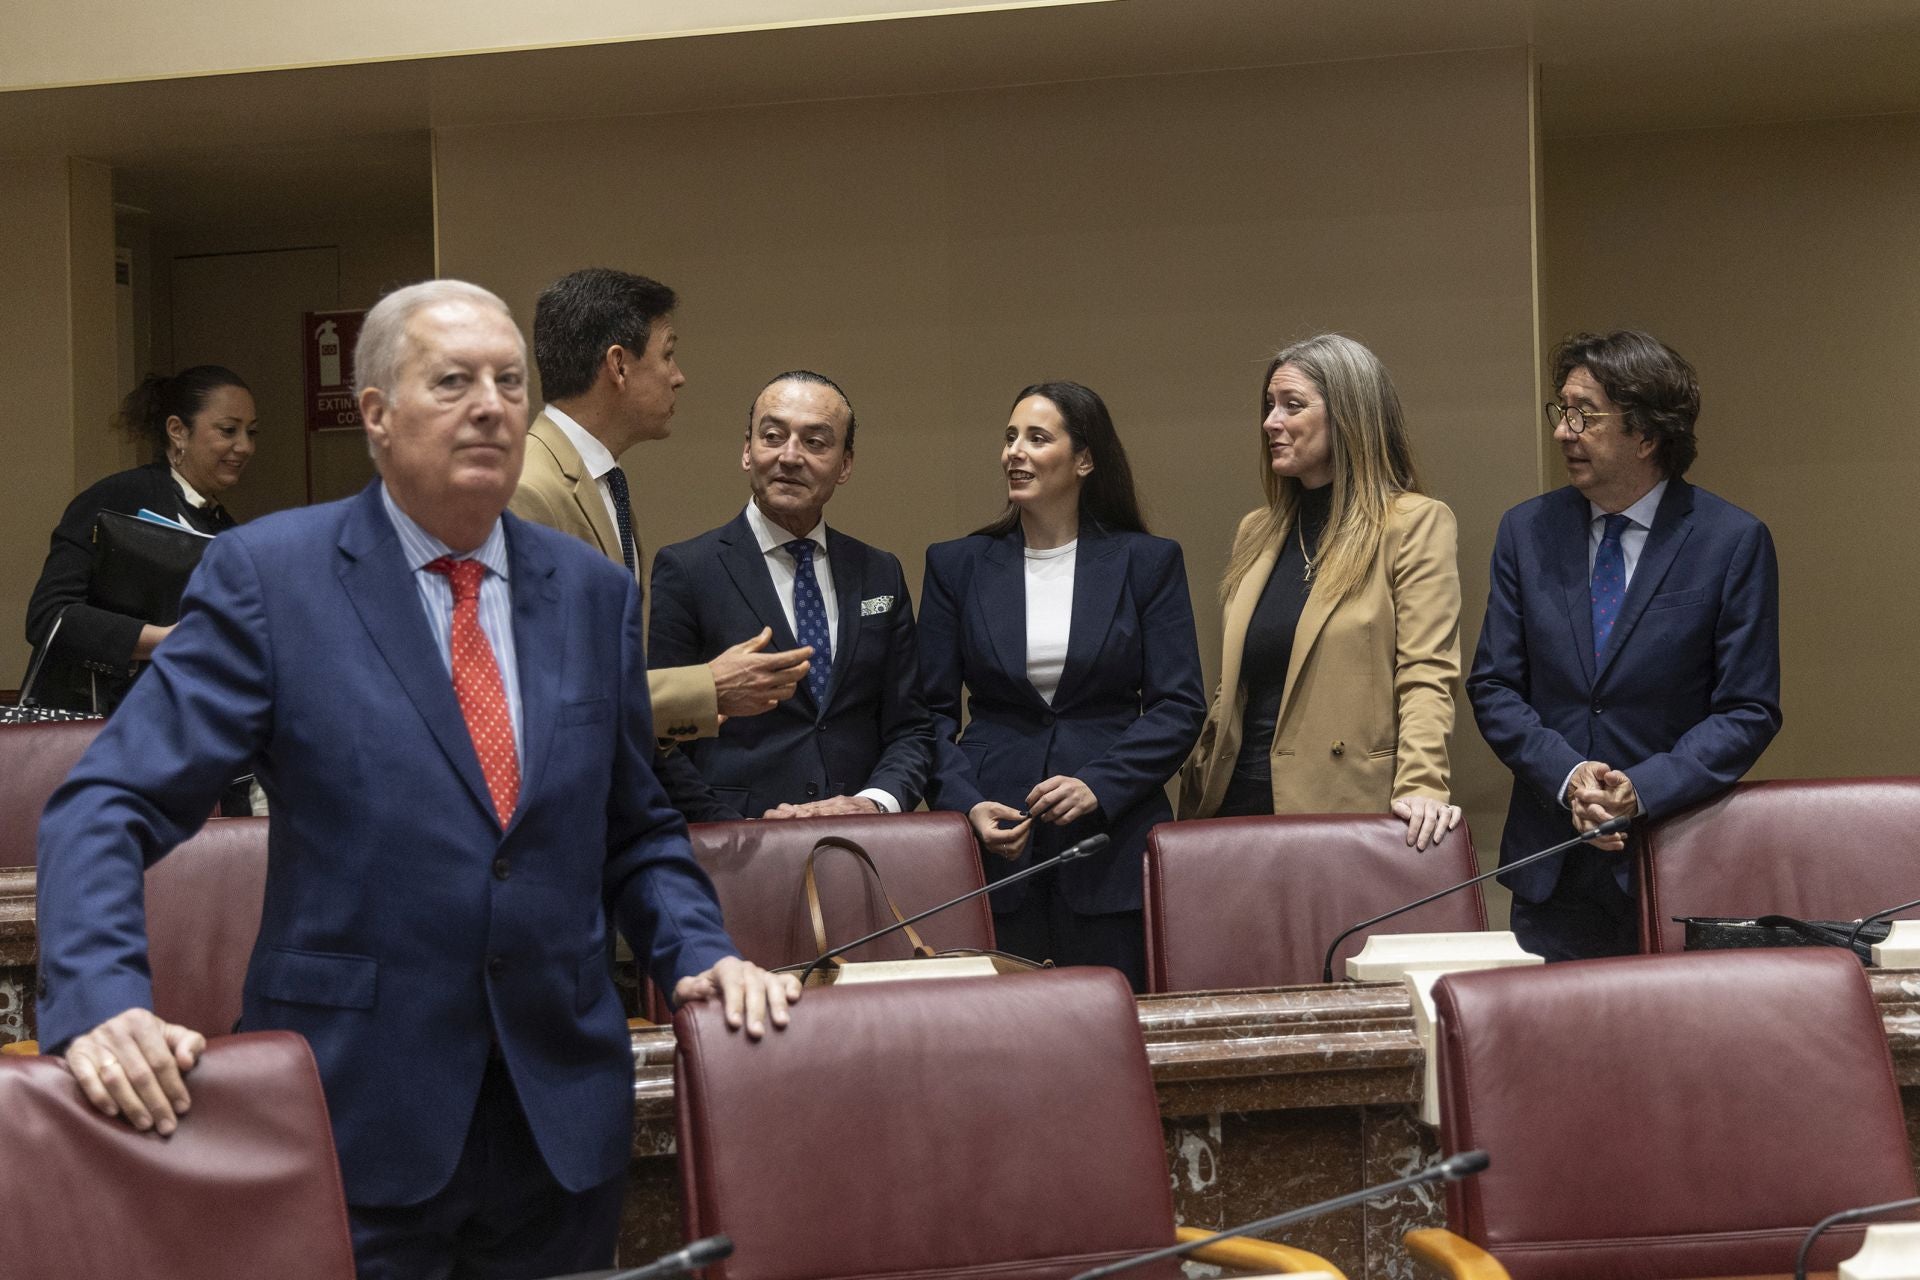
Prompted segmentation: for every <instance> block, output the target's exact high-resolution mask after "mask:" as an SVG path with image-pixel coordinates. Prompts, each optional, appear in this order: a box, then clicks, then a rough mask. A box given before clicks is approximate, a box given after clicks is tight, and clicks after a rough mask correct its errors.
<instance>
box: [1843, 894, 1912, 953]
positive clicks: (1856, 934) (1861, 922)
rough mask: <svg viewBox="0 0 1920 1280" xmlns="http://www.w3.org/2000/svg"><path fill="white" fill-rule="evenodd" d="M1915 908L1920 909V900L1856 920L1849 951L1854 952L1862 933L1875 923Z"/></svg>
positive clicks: (1848, 937) (1849, 936)
mask: <svg viewBox="0 0 1920 1280" xmlns="http://www.w3.org/2000/svg"><path fill="white" fill-rule="evenodd" d="M1914 907H1920V898H1915V899H1914V900H1913V901H1912V902H1903V903H1901V904H1900V905H1899V906H1897V907H1888V908H1887V909H1886V910H1885V911H1876V912H1874V913H1873V914H1872V915H1870V916H1863V917H1861V918H1860V919H1858V920H1855V921H1854V922H1853V932H1852V933H1849V934H1848V935H1847V950H1849V951H1851V950H1853V948H1854V945H1855V944H1856V943H1858V942H1859V941H1860V931H1861V930H1862V929H1864V928H1866V927H1867V926H1868V925H1870V924H1872V923H1874V921H1876V920H1885V919H1886V918H1887V917H1888V916H1897V915H1899V914H1900V913H1901V912H1902V911H1908V910H1911V909H1912V908H1914Z"/></svg>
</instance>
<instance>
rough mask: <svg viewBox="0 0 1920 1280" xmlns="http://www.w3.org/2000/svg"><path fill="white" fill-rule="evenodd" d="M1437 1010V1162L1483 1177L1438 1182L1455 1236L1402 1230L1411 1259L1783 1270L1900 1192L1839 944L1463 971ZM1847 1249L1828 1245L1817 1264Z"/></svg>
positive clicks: (1889, 1077) (1577, 1267)
mask: <svg viewBox="0 0 1920 1280" xmlns="http://www.w3.org/2000/svg"><path fill="white" fill-rule="evenodd" d="M1434 996H1435V1004H1436V1006H1437V1009H1438V1023H1439V1028H1438V1041H1439V1043H1438V1048H1437V1052H1438V1053H1439V1054H1440V1064H1439V1065H1440V1127H1441V1142H1442V1147H1443V1148H1444V1150H1445V1151H1447V1152H1448V1153H1449V1154H1452V1153H1454V1152H1459V1151H1468V1150H1472V1149H1474V1148H1484V1149H1485V1150H1486V1151H1487V1152H1488V1153H1490V1154H1491V1155H1492V1157H1493V1164H1492V1166H1491V1167H1490V1168H1489V1169H1488V1170H1487V1171H1486V1172H1485V1173H1482V1174H1480V1175H1479V1176H1478V1177H1475V1178H1470V1179H1468V1180H1466V1181H1465V1182H1461V1183H1457V1184H1455V1185H1453V1186H1451V1187H1449V1188H1448V1193H1447V1194H1448V1199H1447V1222H1448V1225H1449V1226H1450V1227H1451V1228H1452V1233H1451V1234H1450V1233H1448V1232H1444V1231H1416V1232H1411V1233H1409V1235H1408V1237H1407V1243H1408V1246H1409V1248H1411V1249H1412V1250H1413V1251H1414V1252H1415V1253H1416V1254H1417V1255H1420V1256H1422V1257H1426V1258H1429V1259H1436V1260H1437V1259H1442V1258H1446V1257H1449V1256H1451V1257H1454V1258H1466V1259H1477V1260H1479V1261H1481V1262H1482V1263H1484V1261H1485V1259H1484V1256H1483V1255H1482V1254H1481V1251H1482V1250H1484V1251H1486V1253H1490V1254H1491V1255H1492V1257H1493V1258H1494V1259H1497V1260H1498V1262H1499V1263H1500V1264H1501V1265H1503V1266H1504V1267H1505V1269H1506V1271H1507V1273H1508V1274H1510V1275H1512V1276H1513V1277H1515V1280H1608V1278H1609V1277H1623V1278H1624V1277H1648V1276H1735V1275H1763V1274H1778V1273H1790V1272H1791V1271H1792V1270H1793V1261H1794V1254H1795V1253H1796V1251H1797V1250H1798V1249H1799V1246H1800V1241H1801V1238H1802V1237H1803V1236H1804V1235H1805V1234H1806V1232H1807V1230H1808V1228H1810V1227H1812V1226H1813V1224H1814V1223H1815V1222H1817V1221H1819V1220H1820V1219H1821V1218H1823V1217H1825V1216H1826V1215H1827V1214H1829V1213H1832V1212H1834V1211H1836V1210H1839V1209H1846V1208H1851V1207H1854V1206H1857V1205H1868V1204H1879V1203H1884V1202H1886V1201H1890V1200H1900V1199H1905V1198H1907V1197H1910V1196H1912V1195H1914V1172H1913V1157H1912V1155H1911V1153H1910V1152H1909V1150H1908V1147H1907V1132H1906V1125H1905V1122H1904V1120H1903V1118H1902V1115H1901V1106H1900V1091H1899V1088H1898V1087H1897V1086H1896V1085H1895V1083H1894V1076H1893V1063H1892V1059H1891V1058H1890V1056H1889V1055H1888V1052H1887V1040H1886V1034H1885V1032H1884V1031H1883V1030H1882V1028H1881V1021H1880V1014H1879V1011H1878V1009H1877V1008H1876V1007H1875V1005H1874V1000H1873V994H1872V991H1871V989H1870V987H1869V986H1868V984H1867V979H1866V975H1865V973H1864V972H1862V970H1861V968H1860V965H1859V964H1858V963H1857V962H1856V961H1855V960H1854V959H1853V957H1852V956H1850V955H1848V954H1847V953H1846V952H1844V951H1839V950H1834V949H1809V950H1782V951H1746V952H1700V953H1695V954H1692V955H1681V956H1625V957H1619V958H1615V959H1609V960H1585V961H1577V962H1574V963H1569V964H1558V965H1548V966H1546V967H1544V968H1526V969H1499V970H1488V971H1483V972H1479V973H1460V974H1451V975H1449V976H1447V977H1445V978H1442V979H1441V980H1440V982H1439V983H1438V984H1437V986H1436V987H1435V988H1434ZM1456 1236H1457V1237H1459V1238H1455V1237H1456ZM1859 1240H1860V1235H1859V1229H1854V1230H1853V1231H1852V1232H1851V1233H1849V1232H1832V1233H1829V1234H1828V1235H1827V1236H1825V1237H1823V1238H1822V1247H1821V1248H1820V1249H1818V1250H1817V1251H1816V1256H1815V1259H1814V1261H1815V1267H1816V1269H1820V1270H1831V1269H1832V1268H1833V1267H1834V1265H1835V1264H1836V1262H1837V1260H1838V1259H1840V1258H1844V1257H1846V1256H1848V1255H1849V1254H1851V1253H1852V1252H1854V1250H1855V1249H1857V1248H1858V1246H1859ZM1476 1246H1477V1247H1476ZM1455 1274H1473V1273H1472V1272H1465V1271H1456V1272H1455ZM1480 1274H1490V1273H1487V1272H1485V1271H1484V1270H1483V1271H1482V1272H1481V1273H1480Z"/></svg>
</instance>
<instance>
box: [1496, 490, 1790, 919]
mask: <svg viewBox="0 0 1920 1280" xmlns="http://www.w3.org/2000/svg"><path fill="white" fill-rule="evenodd" d="M1590 515H1591V512H1590V510H1589V507H1588V504H1587V499H1586V497H1585V496H1584V495H1582V494H1581V493H1580V491H1579V490H1577V489H1574V488H1571V487H1568V488H1563V489H1557V490H1555V491H1554V492H1552V493H1548V494H1544V495H1542V496H1541V497H1538V498H1535V499H1533V500H1532V501H1530V502H1524V503H1522V504H1521V505H1519V506H1517V507H1515V508H1514V509H1513V510H1511V511H1509V512H1507V514H1506V516H1505V517H1504V518H1503V519H1502V520H1501V521H1500V532H1499V536H1498V537H1497V538H1496V539H1495V541H1494V548H1493V573H1492V583H1491V586H1490V587H1489V590H1488V595H1487V616H1486V621H1485V623H1484V624H1483V625H1482V627H1481V630H1480V647H1479V651H1478V652H1477V653H1476V654H1475V655H1474V660H1473V671H1472V674H1471V675H1469V676H1468V678H1467V693H1468V695H1469V696H1470V697H1471V698H1472V700H1473V711H1474V715H1475V717H1476V718H1477V719H1478V721H1479V724H1480V733H1481V736H1483V737H1484V738H1486V740H1487V744H1488V745H1489V746H1491V747H1492V748H1493V750H1494V753H1495V754H1496V755H1498V756H1499V757H1500V759H1501V761H1502V762H1503V763H1504V764H1505V765H1506V766H1507V767H1508V768H1509V769H1511V770H1512V771H1513V775H1514V783H1513V799H1512V802H1511V804H1510V805H1509V807H1508V810H1507V826H1506V831H1505V833H1504V835H1503V836H1502V838H1501V842H1500V860H1501V861H1502V862H1503V863H1505V862H1512V861H1514V860H1515V859H1517V858H1520V857H1524V856H1525V855H1526V854H1529V853H1532V852H1535V851H1537V850H1539V849H1544V848H1546V847H1547V846H1549V845H1552V844H1557V843H1558V842H1560V841H1562V840H1565V839H1567V838H1569V837H1570V836H1572V835H1573V827H1572V823H1571V820H1570V818H1569V816H1568V813H1567V810H1566V809H1565V808H1564V807H1563V806H1562V805H1561V804H1560V796H1559V794H1558V793H1559V790H1560V787H1561V785H1562V784H1563V783H1564V782H1565V780H1566V777H1567V774H1568V772H1569V771H1571V770H1572V769H1573V767H1574V766H1575V765H1577V764H1579V763H1580V762H1581V761H1582V760H1602V761H1605V762H1606V763H1607V764H1610V765H1612V766H1613V767H1614V768H1616V769H1620V770H1622V771H1624V772H1625V773H1626V774H1627V775H1628V776H1629V777H1631V778H1632V779H1633V785H1634V789H1635V790H1636V791H1637V792H1638V793H1639V796H1640V806H1641V811H1642V814H1643V815H1644V816H1646V817H1653V818H1658V817H1662V816H1664V815H1666V814H1670V813H1673V812H1674V811H1675V810H1678V809H1684V808H1686V807H1687V806H1688V805H1692V804H1697V803H1699V802H1700V801H1702V800H1705V799H1707V798H1708V797H1710V796H1712V795H1713V794H1714V793H1715V792H1717V791H1720V790H1722V789H1724V788H1726V787H1729V786H1731V785H1732V784H1733V783H1735V782H1736V781H1738V780H1739V778H1740V775H1742V774H1743V773H1745V772H1746V771H1747V770H1748V769H1750V768H1752V767H1753V763H1754V761H1756V760H1758V759H1759V758H1760V753H1761V752H1762V751H1764V750H1765V749H1766V746H1767V743H1769V742H1771V741H1772V740H1773V735H1774V734H1775V733H1777V732H1779V729H1780V581H1779V577H1780V575H1779V568H1778V565H1777V564H1776V562H1775V560H1774V552H1773V538H1772V536H1771V535H1769V534H1768V532H1767V527H1766V525H1764V524H1762V523H1760V521H1759V520H1757V519H1756V518H1754V517H1753V516H1752V515H1749V514H1748V513H1747V512H1745V511H1742V510H1741V509H1740V508H1738V507H1736V506H1733V505H1732V504H1731V503H1728V502H1725V501H1723V500H1722V499H1720V498H1717V497H1715V496H1714V495H1713V494H1711V493H1708V492H1707V491H1706V490H1704V489H1696V488H1695V487H1693V486H1692V485H1690V484H1688V483H1686V482H1685V481H1684V480H1679V479H1675V480H1673V481H1671V482H1669V483H1668V485H1667V490H1666V492H1665V493H1664V494H1663V495H1661V499H1660V505H1659V508H1658V510H1657V511H1656V512H1655V514H1654V518H1653V528H1652V530H1651V531H1650V532H1649V533H1648V535H1647V541H1646V545H1645V546H1644V547H1643V548H1642V549H1641V552H1640V559H1639V563H1638V564H1637V565H1636V566H1635V569H1634V573H1633V581H1632V582H1631V583H1629V584H1628V587H1627V595H1626V599H1625V600H1624V601H1623V602H1622V603H1621V606H1620V615H1619V617H1618V619H1617V620H1616V621H1615V622H1614V625H1613V631H1612V632H1611V633H1610V634H1609V636H1608V638H1607V648H1606V651H1605V652H1603V653H1602V654H1601V655H1600V657H1599V660H1598V661H1597V662H1596V661H1595V659H1594V654H1593V609H1592V602H1591V597H1590V594H1589V586H1588V578H1589V574H1588V569H1587V545H1588V531H1589V528H1590ZM1563 862H1564V859H1563V858H1549V859H1547V860H1546V861H1545V862H1544V863H1540V864H1538V865H1536V866H1533V867H1529V868H1528V869H1527V870H1525V871H1523V872H1521V873H1519V874H1518V875H1516V876H1514V877H1512V878H1511V879H1508V878H1507V877H1504V876H1503V877H1502V881H1503V882H1504V883H1506V884H1507V886H1508V887H1509V888H1510V889H1512V890H1513V891H1514V893H1515V894H1516V895H1517V896H1518V897H1520V898H1521V899H1522V900H1523V901H1527V902H1540V901H1544V900H1545V899H1546V897H1547V896H1548V895H1549V894H1550V893H1552V892H1553V887H1554V885H1555V883H1557V882H1558V880H1559V878H1560V870H1561V865H1562V863H1563ZM1627 867H1628V860H1627V858H1626V857H1625V856H1624V855H1622V856H1621V857H1620V860H1619V863H1618V868H1617V876H1618V879H1619V882H1620V885H1621V887H1622V888H1623V889H1624V888H1625V887H1626V884H1627Z"/></svg>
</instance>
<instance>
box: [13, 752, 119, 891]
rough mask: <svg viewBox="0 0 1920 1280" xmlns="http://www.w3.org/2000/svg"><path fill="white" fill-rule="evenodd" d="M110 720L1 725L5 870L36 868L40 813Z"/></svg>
mask: <svg viewBox="0 0 1920 1280" xmlns="http://www.w3.org/2000/svg"><path fill="white" fill-rule="evenodd" d="M105 723H106V721H105V720H53V721H48V722H47V723H45V724H0V867H31V866H33V865H34V862H35V849H36V847H37V846H38V844H39V837H40V811H41V810H42V809H44V808H46V807H47V799H48V797H50V796H52V795H53V793H54V791H55V789H57V788H58V787H59V785H60V784H61V783H62V782H65V781H66V780H67V774H69V773H71V772H72V771H73V766H74V765H76V764H78V763H79V762H80V757H81V756H82V755H84V754H85V753H86V750H87V748H88V747H89V746H91V745H92V744H93V739H94V737H95V735H97V734H98V733H99V732H100V726H101V725H103V724H105Z"/></svg>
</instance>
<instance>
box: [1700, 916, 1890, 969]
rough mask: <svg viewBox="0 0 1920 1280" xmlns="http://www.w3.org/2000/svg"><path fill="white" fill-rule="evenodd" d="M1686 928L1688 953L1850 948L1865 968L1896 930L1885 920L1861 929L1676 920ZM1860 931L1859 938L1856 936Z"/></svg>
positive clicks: (1836, 924)
mask: <svg viewBox="0 0 1920 1280" xmlns="http://www.w3.org/2000/svg"><path fill="white" fill-rule="evenodd" d="M1674 921H1675V922H1676V923H1678V924H1683V925H1685V926H1686V927H1687V943H1686V947H1687V950H1689V951H1736V950H1741V949H1744V948H1747V947H1847V948H1849V949H1850V950H1851V951H1852V952H1853V954H1854V955H1855V956H1856V957H1857V958H1858V959H1859V960H1860V962H1861V963H1862V964H1868V963H1871V962H1872V960H1873V946H1874V944H1875V943H1877V942H1885V941H1886V940H1887V934H1888V933H1889V932H1890V931H1891V930H1892V928H1893V926H1892V925H1891V924H1889V923H1888V922H1886V921H1884V920H1876V921H1874V922H1873V923H1872V924H1869V925H1865V926H1858V925H1857V922H1856V921H1853V920H1798V919H1795V918H1794V917H1793V916H1756V917H1753V918H1752V919H1744V920H1743V919H1741V918H1739V917H1737V916H1675V917H1674ZM1856 929H1857V933H1858V936H1857V937H1856V936H1855V933H1856Z"/></svg>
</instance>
